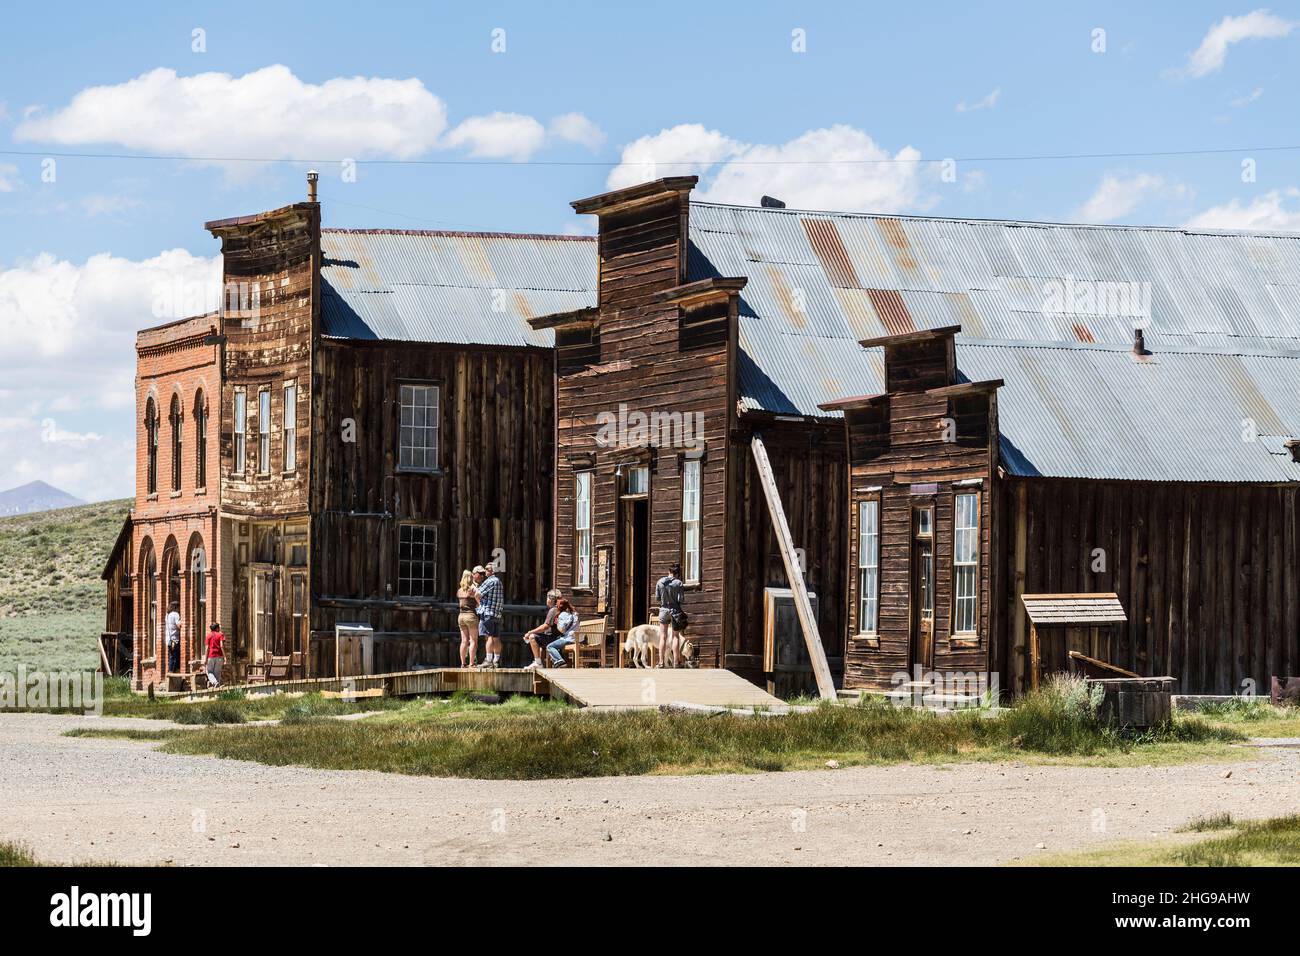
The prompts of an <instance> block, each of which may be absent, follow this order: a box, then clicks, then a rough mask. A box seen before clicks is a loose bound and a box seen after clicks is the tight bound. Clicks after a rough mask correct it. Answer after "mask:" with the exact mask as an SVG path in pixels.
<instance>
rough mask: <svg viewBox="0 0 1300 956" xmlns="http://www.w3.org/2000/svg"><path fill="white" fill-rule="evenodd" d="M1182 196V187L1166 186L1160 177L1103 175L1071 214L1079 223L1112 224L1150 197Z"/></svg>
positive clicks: (1143, 174) (1185, 192)
mask: <svg viewBox="0 0 1300 956" xmlns="http://www.w3.org/2000/svg"><path fill="white" fill-rule="evenodd" d="M1186 195H1187V189H1186V187H1184V186H1181V185H1178V184H1172V183H1168V182H1167V181H1166V180H1165V179H1164V177H1163V176H1155V175H1152V174H1151V173H1139V174H1138V175H1136V176H1128V177H1123V176H1116V175H1107V176H1105V177H1104V178H1103V179H1102V181H1101V185H1099V186H1098V187H1097V190H1096V191H1095V192H1094V193H1093V194H1092V195H1091V196H1090V197H1088V201H1087V202H1085V203H1084V204H1083V205H1082V206H1080V207H1079V208H1078V210H1077V211H1076V212H1075V214H1074V215H1075V218H1077V219H1078V220H1079V221H1080V222H1115V221H1116V220H1117V219H1120V218H1122V217H1124V216H1127V215H1128V214H1129V213H1130V212H1132V211H1133V210H1134V209H1136V208H1137V207H1138V206H1139V205H1141V204H1142V203H1143V202H1145V201H1146V200H1147V199H1150V198H1152V197H1156V196H1160V197H1170V196H1186Z"/></svg>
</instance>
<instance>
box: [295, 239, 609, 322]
mask: <svg viewBox="0 0 1300 956" xmlns="http://www.w3.org/2000/svg"><path fill="white" fill-rule="evenodd" d="M595 246H596V244H595V242H593V241H592V240H591V239H590V238H589V237H570V236H525V235H503V234H498V233H463V232H432V231H405V230H341V229H325V230H322V232H321V254H322V259H323V261H322V264H321V285H322V288H321V323H322V325H323V330H324V332H325V334H326V335H333V336H339V337H342V338H355V339H394V340H399V341H419V342H439V343H447V344H456V345H505V346H522V345H532V346H541V347H549V346H550V345H551V344H552V341H553V333H552V332H550V331H549V330H545V331H535V330H534V329H532V328H531V327H530V326H529V325H528V321H527V320H528V319H530V318H533V317H535V316H538V315H547V314H549V313H551V312H564V311H568V310H570V309H578V308H583V307H586V306H590V305H593V304H594V303H595V290H596V248H595Z"/></svg>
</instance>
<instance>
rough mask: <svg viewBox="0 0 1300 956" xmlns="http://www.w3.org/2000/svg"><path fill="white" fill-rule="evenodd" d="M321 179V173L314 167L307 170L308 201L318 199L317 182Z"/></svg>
mask: <svg viewBox="0 0 1300 956" xmlns="http://www.w3.org/2000/svg"><path fill="white" fill-rule="evenodd" d="M319 180H320V173H318V172H316V170H314V169H309V170H307V201H308V202H315V201H316V183H317V182H318V181H319Z"/></svg>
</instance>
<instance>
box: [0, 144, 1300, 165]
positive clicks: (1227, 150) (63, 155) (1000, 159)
mask: <svg viewBox="0 0 1300 956" xmlns="http://www.w3.org/2000/svg"><path fill="white" fill-rule="evenodd" d="M1295 150H1300V145H1294V146H1225V147H1213V148H1204V149H1163V150H1149V151H1132V152H1101V153H1039V154H1031V155H1021V156H1014V155H992V156H944V157H940V158H934V159H925V158H916V159H899V158H896V157H895V158H887V159H729V158H727V157H725V156H723V157H718V158H716V159H707V158H706V159H677V160H671V161H668V160H647V161H645V162H636V161H635V160H631V161H624V160H622V159H616V160H595V159H592V160H558V159H541V160H531V159H353V158H345V159H321V158H295V157H284V156H176V155H165V154H159V153H87V152H59V151H49V150H24V149H0V156H36V157H41V158H43V159H124V160H146V161H151V162H180V163H291V164H294V165H302V164H306V165H320V166H327V165H341V164H343V163H355V164H356V165H358V166H574V167H579V166H595V167H613V166H622V165H628V166H714V165H720V164H723V163H725V164H727V165H732V166H915V165H920V164H922V163H941V162H955V163H1026V162H1058V161H1065V160H1084V159H1155V158H1162V157H1171V156H1216V155H1226V154H1231V153H1237V154H1242V153H1276V152H1287V151H1295Z"/></svg>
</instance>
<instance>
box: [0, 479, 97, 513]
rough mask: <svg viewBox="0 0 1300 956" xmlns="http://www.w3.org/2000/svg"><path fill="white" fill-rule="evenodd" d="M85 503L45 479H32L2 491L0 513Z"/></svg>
mask: <svg viewBox="0 0 1300 956" xmlns="http://www.w3.org/2000/svg"><path fill="white" fill-rule="evenodd" d="M84 504H85V502H84V501H82V500H81V499H80V498H74V497H72V495H70V494H68V493H67V492H66V491H60V490H59V489H58V488H55V487H54V486H53V485H47V484H46V483H45V482H43V481H30V482H28V483H27V484H25V485H21V486H19V487H17V488H10V489H9V490H8V491H0V515H25V514H30V513H31V512H33V511H49V510H50V509H52V508H71V507H73V506H75V505H84Z"/></svg>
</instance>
